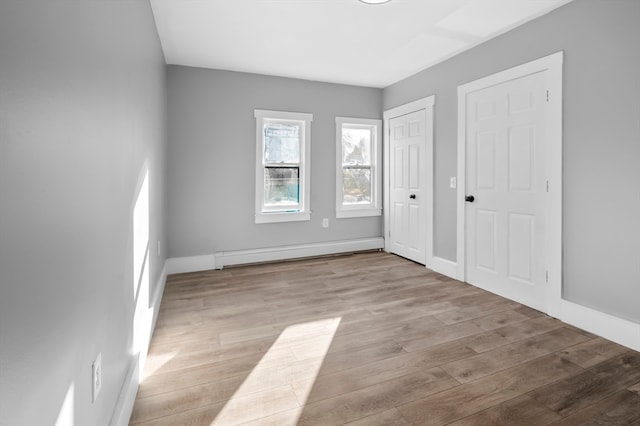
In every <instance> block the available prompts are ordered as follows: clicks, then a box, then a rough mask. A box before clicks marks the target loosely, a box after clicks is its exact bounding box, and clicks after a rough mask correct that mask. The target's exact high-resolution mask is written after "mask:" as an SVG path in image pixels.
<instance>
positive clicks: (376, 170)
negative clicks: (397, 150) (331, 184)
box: [336, 117, 381, 218]
mask: <svg viewBox="0 0 640 426" xmlns="http://www.w3.org/2000/svg"><path fill="white" fill-rule="evenodd" d="M380 128H381V121H380V120H369V119H358V118H345V117H336V152H337V175H336V183H337V185H336V193H337V197H336V217H338V218H340V217H359V216H374V215H380V214H381V208H380V180H381V171H380V167H379V165H378V161H379V159H380V157H381V153H380V150H381V146H380V141H379V135H380Z"/></svg>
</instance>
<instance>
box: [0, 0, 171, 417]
mask: <svg viewBox="0 0 640 426" xmlns="http://www.w3.org/2000/svg"><path fill="white" fill-rule="evenodd" d="M0 58H1V59H0V424H3V425H5V424H6V425H12V426H13V425H21V424H26V425H38V424H42V425H51V424H54V423H55V422H56V420H57V419H58V416H59V414H60V410H61V408H62V407H63V405H64V401H65V398H66V397H67V396H68V398H67V404H66V405H64V406H65V407H66V409H67V410H68V411H67V414H68V415H67V416H65V417H62V418H61V419H63V418H64V419H70V418H73V420H74V421H75V423H76V424H83V425H100V424H107V423H108V422H109V419H110V418H111V415H112V412H113V410H114V406H115V404H116V399H117V397H118V395H119V392H120V389H121V387H122V385H123V382H124V378H125V374H126V371H127V368H128V367H129V365H130V364H131V362H132V360H133V355H132V328H133V315H134V306H135V303H134V294H133V293H134V286H136V285H137V278H138V275H139V273H140V271H136V272H133V263H132V256H133V253H132V250H133V249H132V240H133V229H132V227H133V223H132V222H133V218H132V215H133V209H134V205H135V203H136V199H137V196H138V192H139V188H140V185H141V182H142V178H143V175H144V173H145V170H146V169H148V172H149V187H150V191H149V198H150V221H149V222H150V223H149V232H150V241H151V247H152V249H151V251H150V282H151V283H155V282H156V281H157V280H158V278H159V276H160V270H161V264H162V263H163V262H164V255H163V256H162V257H158V256H157V255H156V249H155V247H156V241H157V240H164V238H165V237H164V215H163V210H164V204H165V202H166V201H165V197H164V177H163V176H164V175H165V170H164V163H165V158H164V157H165V150H166V149H165V142H164V141H165V131H164V126H165V115H166V91H165V87H166V84H165V83H166V81H165V80H166V78H165V66H164V59H163V56H162V52H161V49H160V43H159V41H158V37H157V33H156V29H155V25H154V21H153V16H152V13H151V9H150V6H149V2H148V1H146V0H132V1H62V0H38V1H36V0H30V1H12V0H3V1H2V2H0ZM143 284H146V285H149V284H148V281H145V280H143ZM151 286H152V288H151V289H149V290H150V292H151V293H153V292H154V288H153V285H152V284H151ZM146 290H147V289H140V290H139V291H140V292H141V293H145V292H146ZM98 352H101V353H102V367H103V387H102V393H101V394H100V397H99V399H98V401H97V402H96V403H95V404H91V390H90V383H91V363H92V361H93V359H94V357H95V356H96V355H97V353H98Z"/></svg>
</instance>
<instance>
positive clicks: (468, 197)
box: [464, 195, 476, 203]
mask: <svg viewBox="0 0 640 426" xmlns="http://www.w3.org/2000/svg"><path fill="white" fill-rule="evenodd" d="M464 200H465V201H468V202H470V203H473V202H474V201H475V200H476V197H474V196H473V195H467V196H466V197H464Z"/></svg>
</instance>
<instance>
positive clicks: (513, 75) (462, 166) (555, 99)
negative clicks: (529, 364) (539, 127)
mask: <svg viewBox="0 0 640 426" xmlns="http://www.w3.org/2000/svg"><path fill="white" fill-rule="evenodd" d="M563 56H564V55H563V52H562V51H560V52H556V53H553V54H551V55H548V56H545V57H542V58H540V59H536V60H534V61H531V62H528V63H526V64H523V65H519V66H516V67H513V68H510V69H507V70H505V71H501V72H498V73H496V74H493V75H490V76H487V77H483V78H480V79H478V80H475V81H472V82H469V83H466V84H463V85H460V86H458V177H457V179H458V192H457V194H456V195H457V271H456V272H457V276H456V278H457V279H458V280H460V281H463V282H466V239H467V235H466V227H465V218H466V202H465V201H464V197H465V195H466V170H467V164H466V139H467V138H466V125H467V115H466V112H467V95H468V94H470V93H472V92H475V91H478V90H482V89H485V88H488V87H491V86H495V85H498V84H501V83H505V82H507V81H510V80H515V79H518V78H522V77H526V76H528V75H531V74H536V73H539V72H545V71H546V72H547V76H548V77H547V90H548V92H547V93H548V95H547V96H548V108H547V114H546V119H547V126H548V127H547V136H548V140H547V143H546V144H545V159H544V161H545V168H546V171H547V172H546V176H547V185H548V188H547V192H548V196H547V203H546V209H545V216H546V219H547V227H546V232H545V243H544V245H545V247H544V250H543V251H544V252H545V253H546V256H545V259H544V262H545V264H546V270H547V286H546V291H545V295H544V303H545V312H546V313H547V314H549V315H551V316H554V317H560V314H561V312H560V309H561V300H562V64H563Z"/></svg>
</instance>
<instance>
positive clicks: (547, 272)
mask: <svg viewBox="0 0 640 426" xmlns="http://www.w3.org/2000/svg"><path fill="white" fill-rule="evenodd" d="M545 280H546V281H547V282H549V271H545Z"/></svg>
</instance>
